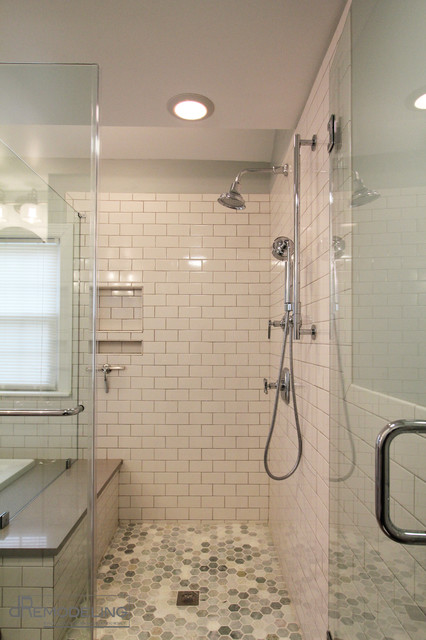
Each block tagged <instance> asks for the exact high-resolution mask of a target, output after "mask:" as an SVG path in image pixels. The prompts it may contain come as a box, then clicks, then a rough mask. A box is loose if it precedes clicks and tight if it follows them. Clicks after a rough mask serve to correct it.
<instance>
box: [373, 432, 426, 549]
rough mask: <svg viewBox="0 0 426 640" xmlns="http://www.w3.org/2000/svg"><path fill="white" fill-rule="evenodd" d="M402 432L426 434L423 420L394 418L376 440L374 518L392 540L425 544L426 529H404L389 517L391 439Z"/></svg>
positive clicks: (402, 542)
mask: <svg viewBox="0 0 426 640" xmlns="http://www.w3.org/2000/svg"><path fill="white" fill-rule="evenodd" d="M402 433H417V434H423V433H424V434H426V421H424V420H396V421H395V422H390V423H389V424H387V425H386V426H385V427H384V428H383V429H382V430H381V431H380V433H379V435H378V436H377V440H376V518H377V522H378V523H379V526H380V528H381V530H382V531H383V532H384V533H385V534H386V535H387V536H388V537H389V538H390V539H391V540H393V541H394V542H399V543H401V544H426V531H406V530H404V529H400V528H399V527H397V526H396V525H395V524H394V523H393V522H392V520H391V517H390V509H389V507H390V477H389V474H390V456H389V449H390V445H391V443H392V440H393V439H394V438H396V437H397V436H399V435H401V434H402Z"/></svg>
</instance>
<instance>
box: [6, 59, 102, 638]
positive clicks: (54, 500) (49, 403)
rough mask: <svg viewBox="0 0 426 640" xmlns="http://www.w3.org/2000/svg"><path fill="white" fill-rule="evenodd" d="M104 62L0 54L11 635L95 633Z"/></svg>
mask: <svg viewBox="0 0 426 640" xmlns="http://www.w3.org/2000/svg"><path fill="white" fill-rule="evenodd" d="M97 73H98V70H97V67H96V66H95V65H50V64H47V65H43V64H41V65H37V64H34V65H26V64H23V65H21V64H16V65H12V64H4V65H1V64H0V87H1V88H2V95H3V96H4V99H3V100H2V104H1V105H0V137H1V138H3V139H2V140H0V295H1V306H0V425H1V433H0V560H1V564H2V565H3V566H7V567H8V570H7V571H3V572H2V573H1V581H0V587H1V588H2V593H3V609H2V610H1V614H2V618H1V622H0V628H1V633H2V635H4V636H5V638H7V637H9V636H11V637H12V636H13V638H14V639H16V640H21V638H22V640H25V639H26V638H28V637H31V638H32V639H33V638H34V640H62V638H65V637H67V634H69V633H70V628H71V627H74V626H81V629H80V630H79V631H80V637H81V638H82V639H84V640H86V639H87V640H88V639H89V638H91V634H92V631H91V626H92V623H91V621H90V619H89V618H87V617H86V618H85V619H82V620H76V618H81V616H79V614H78V613H76V611H77V609H76V607H77V608H78V607H80V606H81V605H82V603H84V604H89V603H90V602H91V598H92V594H93V587H92V573H93V559H92V558H93V517H92V513H93V506H92V502H93V499H92V495H93V492H92V475H93V465H92V458H93V394H94V390H93V373H92V372H93V368H94V339H93V336H94V313H93V310H94V304H93V300H94V290H95V289H94V286H93V273H94V266H93V263H94V245H95V234H94V231H95V192H96V146H97V145H96V135H97V128H96V117H97V115H96V113H97V110H96V107H97ZM72 96H74V97H73V99H74V100H75V106H74V108H73V106H72V104H70V100H72ZM70 136H71V137H72V136H75V137H76V138H77V139H78V144H77V146H78V147H79V153H81V158H79V160H78V163H77V164H76V165H75V166H73V171H74V172H75V171H76V169H78V172H79V175H78V176H77V175H76V174H75V173H73V174H72V175H70V172H69V169H68V170H67V162H68V159H67V155H66V154H67V148H69V137H70ZM74 150H76V147H75V146H74ZM33 154H34V155H33ZM50 155H53V158H51V157H49V156H50ZM64 167H65V170H64ZM36 168H37V171H36V170H35V169H36ZM39 172H40V174H42V175H40V174H39ZM76 180H77V182H78V190H80V188H81V186H82V185H84V192H85V193H86V194H89V195H88V196H87V198H86V200H85V202H86V203H87V202H88V203H90V205H89V206H87V204H86V206H85V210H84V211H79V209H78V206H76V202H75V199H74V197H73V190H74V189H73V186H74V184H75V181H76ZM50 182H52V183H53V184H54V185H55V188H53V187H52V185H51V184H50ZM31 573H32V577H30V574H31ZM77 623H79V624H77Z"/></svg>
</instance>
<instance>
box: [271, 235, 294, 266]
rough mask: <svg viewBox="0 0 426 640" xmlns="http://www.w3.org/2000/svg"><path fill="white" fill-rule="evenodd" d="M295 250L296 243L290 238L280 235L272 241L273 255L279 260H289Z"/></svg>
mask: <svg viewBox="0 0 426 640" xmlns="http://www.w3.org/2000/svg"><path fill="white" fill-rule="evenodd" d="M293 252H294V243H293V240H290V238H286V237H285V236H278V238H275V240H274V241H273V243H272V255H273V256H274V258H276V259H277V260H281V261H284V260H288V259H289V258H291V256H292V255H293Z"/></svg>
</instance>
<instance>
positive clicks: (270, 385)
mask: <svg viewBox="0 0 426 640" xmlns="http://www.w3.org/2000/svg"><path fill="white" fill-rule="evenodd" d="M281 384H282V383H281ZM276 388H277V383H276V382H268V381H267V379H266V378H263V393H266V394H268V393H269V389H276Z"/></svg>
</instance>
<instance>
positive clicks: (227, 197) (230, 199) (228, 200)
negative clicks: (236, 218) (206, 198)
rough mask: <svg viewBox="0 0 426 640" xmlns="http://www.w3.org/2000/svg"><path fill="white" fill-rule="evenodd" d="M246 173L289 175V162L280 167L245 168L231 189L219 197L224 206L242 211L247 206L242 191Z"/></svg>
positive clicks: (219, 201)
mask: <svg viewBox="0 0 426 640" xmlns="http://www.w3.org/2000/svg"><path fill="white" fill-rule="evenodd" d="M244 173H273V174H274V175H278V174H282V175H284V176H287V175H288V164H283V165H280V166H278V167H275V166H274V167H265V168H263V167H262V168H261V169H243V170H242V171H240V173H239V174H238V175H237V177H236V178H235V180H234V182H233V183H232V184H231V188H230V189H229V191H227V192H226V193H222V194H221V196H220V197H219V198H218V199H217V201H218V203H219V204H221V205H222V206H223V207H228V209H234V210H235V211H241V210H242V209H245V208H246V203H245V200H244V198H243V196H242V195H241V193H240V177H241V176H242V175H243V174H244Z"/></svg>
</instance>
